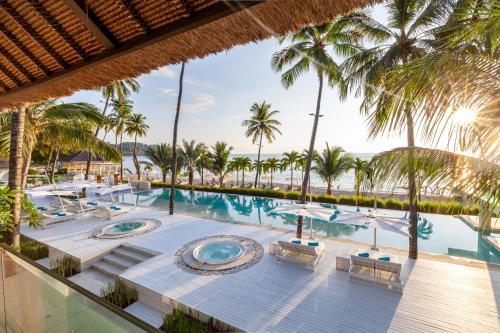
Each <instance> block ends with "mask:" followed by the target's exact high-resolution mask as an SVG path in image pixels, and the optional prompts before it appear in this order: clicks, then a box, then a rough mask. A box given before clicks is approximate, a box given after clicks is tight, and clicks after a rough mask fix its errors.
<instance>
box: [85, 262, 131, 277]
mask: <svg viewBox="0 0 500 333" xmlns="http://www.w3.org/2000/svg"><path fill="white" fill-rule="evenodd" d="M91 268H93V269H95V270H96V271H99V272H101V273H104V274H107V275H109V276H111V277H113V278H115V279H116V278H118V276H119V275H120V274H121V273H123V271H124V269H122V268H121V267H120V266H117V265H115V264H112V263H109V262H104V261H98V262H96V263H95V264H92V266H91Z"/></svg>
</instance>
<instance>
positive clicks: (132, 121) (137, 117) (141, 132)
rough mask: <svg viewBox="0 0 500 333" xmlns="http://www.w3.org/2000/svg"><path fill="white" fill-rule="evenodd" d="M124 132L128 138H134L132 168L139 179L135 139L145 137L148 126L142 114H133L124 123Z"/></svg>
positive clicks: (139, 167) (139, 172)
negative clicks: (133, 167)
mask: <svg viewBox="0 0 500 333" xmlns="http://www.w3.org/2000/svg"><path fill="white" fill-rule="evenodd" d="M125 126H126V128H125V131H126V133H127V135H128V136H133V137H134V151H133V158H134V166H135V170H136V172H137V179H138V180H140V179H141V165H140V163H139V160H138V159H137V137H138V136H139V137H142V136H145V135H146V133H147V132H148V128H149V125H147V124H146V117H144V116H143V115H142V114H139V113H134V114H132V115H131V116H130V117H129V118H128V119H127V120H126V121H125Z"/></svg>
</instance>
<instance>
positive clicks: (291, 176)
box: [290, 163, 293, 191]
mask: <svg viewBox="0 0 500 333" xmlns="http://www.w3.org/2000/svg"><path fill="white" fill-rule="evenodd" d="M291 190H293V165H292V163H290V191H291Z"/></svg>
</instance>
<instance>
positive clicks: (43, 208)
mask: <svg viewBox="0 0 500 333" xmlns="http://www.w3.org/2000/svg"><path fill="white" fill-rule="evenodd" d="M36 209H38V210H42V211H46V210H47V208H45V207H36Z"/></svg>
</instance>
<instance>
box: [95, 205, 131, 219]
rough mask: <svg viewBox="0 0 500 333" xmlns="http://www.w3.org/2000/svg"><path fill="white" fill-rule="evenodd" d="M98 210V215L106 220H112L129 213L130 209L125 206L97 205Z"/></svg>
mask: <svg viewBox="0 0 500 333" xmlns="http://www.w3.org/2000/svg"><path fill="white" fill-rule="evenodd" d="M96 209H97V211H98V214H99V215H100V216H102V217H103V218H105V219H106V220H111V219H112V218H113V217H115V216H119V215H123V214H126V213H128V209H127V208H125V207H123V206H118V205H114V204H111V205H99V204H98V205H97V206H96Z"/></svg>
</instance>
